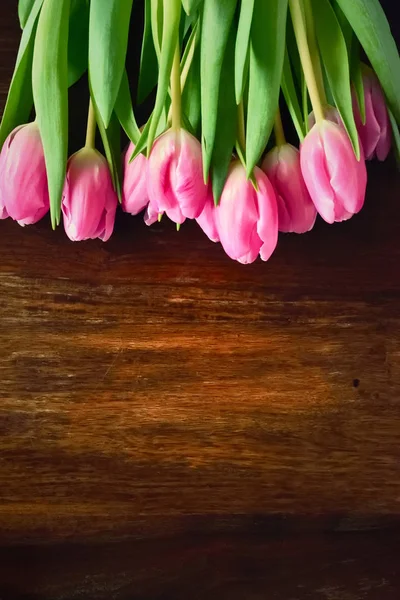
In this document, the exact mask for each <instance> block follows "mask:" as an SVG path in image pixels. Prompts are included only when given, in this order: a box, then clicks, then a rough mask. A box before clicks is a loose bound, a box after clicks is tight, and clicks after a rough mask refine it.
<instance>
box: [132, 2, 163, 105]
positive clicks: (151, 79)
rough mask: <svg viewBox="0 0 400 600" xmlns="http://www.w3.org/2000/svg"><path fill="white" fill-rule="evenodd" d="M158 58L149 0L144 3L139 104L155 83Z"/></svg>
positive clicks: (138, 92)
mask: <svg viewBox="0 0 400 600" xmlns="http://www.w3.org/2000/svg"><path fill="white" fill-rule="evenodd" d="M157 74H158V60H157V54H156V51H155V48H154V42H153V34H152V31H151V0H145V4H144V31H143V40H142V53H141V56H140V71H139V83H138V91H137V102H138V104H141V103H142V102H143V100H144V99H145V98H147V96H148V95H149V94H150V92H151V91H152V90H153V89H154V88H155V86H156V84H157Z"/></svg>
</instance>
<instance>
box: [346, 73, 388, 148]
mask: <svg viewBox="0 0 400 600" xmlns="http://www.w3.org/2000/svg"><path fill="white" fill-rule="evenodd" d="M363 82H364V97H365V125H363V124H362V121H361V115H360V109H359V106H358V102H357V99H356V96H355V94H354V93H353V111H354V118H355V121H356V125H357V130H358V134H359V136H360V140H361V144H362V147H363V150H364V154H365V158H366V160H371V159H372V158H374V157H375V156H376V157H377V159H378V160H386V158H387V156H388V154H389V152H390V147H391V144H392V134H391V127H390V121H389V115H388V111H387V107H386V102H385V97H384V95H383V92H382V88H381V86H380V83H379V81H378V78H377V77H376V75H375V73H374V72H373V71H368V72H367V71H366V72H364V74H363Z"/></svg>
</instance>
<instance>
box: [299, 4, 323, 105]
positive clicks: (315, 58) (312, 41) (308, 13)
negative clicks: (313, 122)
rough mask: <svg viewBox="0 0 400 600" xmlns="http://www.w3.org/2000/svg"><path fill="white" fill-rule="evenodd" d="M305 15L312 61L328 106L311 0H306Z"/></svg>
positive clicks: (321, 94) (321, 96)
mask: <svg viewBox="0 0 400 600" xmlns="http://www.w3.org/2000/svg"><path fill="white" fill-rule="evenodd" d="M304 16H305V20H306V29H307V39H308V47H309V49H310V55H311V61H312V64H313V67H314V73H315V79H316V81H317V86H318V92H319V96H320V98H321V102H322V104H323V105H324V106H326V105H327V104H328V100H327V98H326V93H325V86H324V78H323V76H322V67H321V58H320V56H319V50H318V44H317V36H316V35H315V23H314V15H313V12H312V6H311V0H304Z"/></svg>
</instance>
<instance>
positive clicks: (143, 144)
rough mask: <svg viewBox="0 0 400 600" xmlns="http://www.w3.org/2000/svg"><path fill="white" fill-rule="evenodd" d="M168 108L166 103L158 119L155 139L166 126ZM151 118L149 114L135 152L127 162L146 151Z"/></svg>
mask: <svg viewBox="0 0 400 600" xmlns="http://www.w3.org/2000/svg"><path fill="white" fill-rule="evenodd" d="M168 108H169V102H167V104H166V106H165V107H164V110H163V112H162V114H161V118H160V121H159V123H158V127H157V131H156V137H158V136H159V135H161V134H162V133H164V131H165V128H166V126H167V114H168ZM152 116H153V115H152V114H151V115H150V118H149V120H148V121H147V123H146V125H145V126H144V127H143V130H142V132H141V134H140V138H139V139H138V141H137V144H136V146H135V150H134V151H133V153H132V156H131V157H130V159H129V162H132V161H133V159H134V158H136V156H137V155H138V154H145V151H146V149H147V146H148V139H149V131H150V126H151V118H152Z"/></svg>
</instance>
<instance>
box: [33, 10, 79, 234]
mask: <svg viewBox="0 0 400 600" xmlns="http://www.w3.org/2000/svg"><path fill="white" fill-rule="evenodd" d="M69 10H70V1H69V0H44V3H43V7H42V11H41V13H40V17H39V22H38V26H37V33H36V40H35V48H34V52H33V66H32V86H33V98H34V102H35V109H36V118H37V122H38V126H39V130H40V134H41V138H42V143H43V150H44V156H45V161H46V170H47V180H48V186H49V195H50V215H51V222H52V226H53V228H54V227H55V226H56V225H58V224H59V223H60V210H61V197H62V192H63V187H64V181H65V170H66V165H67V154H68V25H69Z"/></svg>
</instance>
